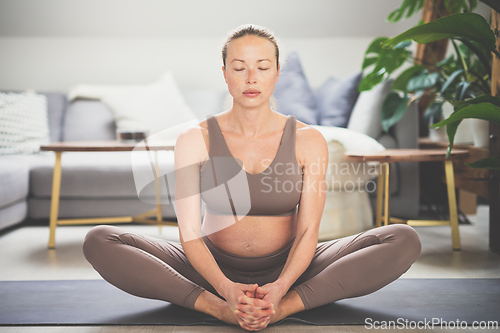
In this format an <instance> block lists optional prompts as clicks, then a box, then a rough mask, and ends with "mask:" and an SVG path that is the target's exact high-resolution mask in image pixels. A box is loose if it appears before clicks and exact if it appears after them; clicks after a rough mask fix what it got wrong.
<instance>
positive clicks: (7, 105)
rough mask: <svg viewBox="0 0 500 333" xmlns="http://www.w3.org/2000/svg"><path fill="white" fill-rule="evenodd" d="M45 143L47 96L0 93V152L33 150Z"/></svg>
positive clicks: (35, 150) (47, 123) (47, 141)
mask: <svg viewBox="0 0 500 333" xmlns="http://www.w3.org/2000/svg"><path fill="white" fill-rule="evenodd" d="M48 143H50V133H49V118H48V114H47V97H46V96H45V95H39V94H35V93H29V92H24V93H0V155H7V154H30V153H36V152H39V151H40V145H44V144H48Z"/></svg>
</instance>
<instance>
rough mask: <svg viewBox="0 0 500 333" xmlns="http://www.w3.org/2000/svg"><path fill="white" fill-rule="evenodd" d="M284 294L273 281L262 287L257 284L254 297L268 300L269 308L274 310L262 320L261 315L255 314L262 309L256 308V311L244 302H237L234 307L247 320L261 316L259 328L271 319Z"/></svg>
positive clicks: (263, 326)
mask: <svg viewBox="0 0 500 333" xmlns="http://www.w3.org/2000/svg"><path fill="white" fill-rule="evenodd" d="M285 294H286V291H283V288H282V287H280V286H279V285H278V284H276V283H275V282H272V283H268V284H265V285H263V286H262V287H260V286H259V287H258V288H257V289H256V290H255V298H260V299H263V300H266V301H268V302H270V303H271V304H272V305H271V308H272V309H273V310H274V311H273V314H271V315H269V316H268V317H267V319H265V320H264V321H262V318H261V316H259V315H258V314H257V313H258V312H259V311H262V309H260V310H257V311H256V312H257V313H256V312H255V310H256V309H255V308H254V307H252V306H248V305H245V304H238V305H237V307H236V308H237V309H238V310H239V311H241V312H242V313H241V314H240V316H241V317H243V318H245V319H247V320H248V319H251V318H252V317H257V318H261V320H259V321H258V322H259V326H260V329H262V328H265V327H266V326H267V325H268V324H269V322H270V321H271V318H272V317H273V315H274V314H275V313H276V311H277V309H278V306H279V303H280V301H281V299H282V298H283V296H285ZM247 296H249V295H247Z"/></svg>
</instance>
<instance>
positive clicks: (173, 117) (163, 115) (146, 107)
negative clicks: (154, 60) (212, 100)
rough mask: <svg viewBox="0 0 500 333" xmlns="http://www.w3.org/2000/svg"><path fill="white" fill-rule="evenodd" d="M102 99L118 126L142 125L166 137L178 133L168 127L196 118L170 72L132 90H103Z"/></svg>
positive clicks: (172, 137) (173, 136)
mask: <svg viewBox="0 0 500 333" xmlns="http://www.w3.org/2000/svg"><path fill="white" fill-rule="evenodd" d="M101 101H102V102H103V104H104V105H106V106H107V107H108V109H109V110H110V111H111V113H112V114H113V117H114V119H115V122H116V126H117V127H118V128H119V129H126V130H136V129H141V130H146V131H147V132H148V133H149V134H150V135H152V134H157V133H160V132H161V136H162V137H164V138H165V139H175V138H176V137H177V135H178V133H177V132H176V131H173V132H170V131H169V129H170V128H171V127H174V126H176V125H181V124H187V123H188V122H190V121H192V120H195V119H196V115H195V114H194V113H193V111H192V110H191V109H190V108H189V106H188V105H187V104H186V102H185V101H184V97H183V96H182V93H181V92H180V90H179V88H178V86H177V83H176V82H175V80H174V77H173V75H172V73H171V72H166V73H165V74H164V75H163V76H162V77H161V78H160V79H159V80H158V81H156V82H154V83H152V84H148V85H144V86H141V87H138V88H136V89H134V90H132V91H129V92H126V93H124V92H121V93H120V92H117V93H112V94H106V95H104V96H103V97H102V98H101ZM186 126H188V125H186Z"/></svg>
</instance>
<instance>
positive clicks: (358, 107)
mask: <svg viewBox="0 0 500 333" xmlns="http://www.w3.org/2000/svg"><path fill="white" fill-rule="evenodd" d="M393 83H394V80H393V79H389V80H387V81H384V82H382V83H380V84H378V85H376V86H375V87H373V88H372V89H371V90H367V91H363V92H362V93H361V94H359V97H358V99H357V101H356V104H354V108H353V110H352V113H351V117H350V118H349V123H348V124H347V128H348V129H350V130H353V131H356V132H360V133H363V134H366V135H368V136H371V137H372V138H375V139H378V137H379V136H380V135H381V134H382V131H383V130H382V104H383V102H384V100H385V98H386V97H387V95H388V94H389V92H390V91H391V88H392V84H393Z"/></svg>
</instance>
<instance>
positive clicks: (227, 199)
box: [200, 115, 303, 216]
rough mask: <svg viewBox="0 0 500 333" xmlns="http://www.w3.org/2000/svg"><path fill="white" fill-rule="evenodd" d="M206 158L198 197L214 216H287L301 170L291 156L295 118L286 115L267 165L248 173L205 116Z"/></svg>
mask: <svg viewBox="0 0 500 333" xmlns="http://www.w3.org/2000/svg"><path fill="white" fill-rule="evenodd" d="M207 127H208V133H209V140H210V149H209V152H208V160H207V161H206V162H205V164H204V165H203V166H202V168H201V171H200V190H201V198H202V199H203V201H204V202H205V204H206V209H207V211H208V212H209V213H211V214H215V215H243V216H244V215H255V216H269V215H272V216H288V215H293V214H295V212H296V210H297V204H298V203H299V202H300V197H301V194H302V180H303V173H302V169H301V167H300V164H299V163H298V162H297V158H296V156H295V129H296V118H295V117H294V116H288V118H287V120H286V124H285V129H284V131H283V134H282V136H281V141H280V145H279V148H278V152H277V153H276V156H275V158H274V160H273V161H272V162H271V164H270V165H269V167H268V168H267V169H266V170H264V171H263V172H261V173H258V174H250V173H248V172H246V171H245V170H244V169H243V167H242V166H243V163H242V161H241V160H239V159H235V158H234V157H233V155H232V154H231V152H230V151H229V148H228V146H227V144H226V141H225V140H224V136H223V135H222V132H221V130H220V127H219V124H218V122H217V119H215V117H214V116H213V115H209V116H208V117H207Z"/></svg>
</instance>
